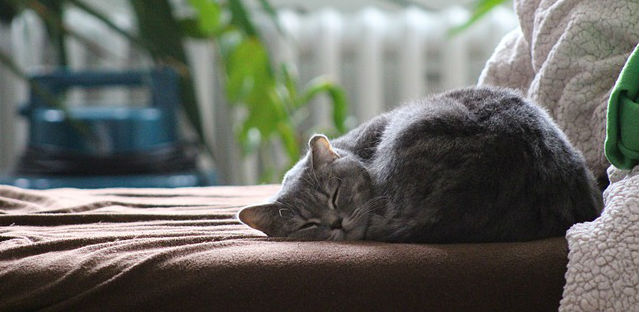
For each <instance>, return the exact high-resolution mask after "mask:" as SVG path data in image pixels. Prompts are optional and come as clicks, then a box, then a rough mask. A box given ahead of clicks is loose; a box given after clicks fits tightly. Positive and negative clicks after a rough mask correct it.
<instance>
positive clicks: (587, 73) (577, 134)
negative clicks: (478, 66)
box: [479, 0, 639, 178]
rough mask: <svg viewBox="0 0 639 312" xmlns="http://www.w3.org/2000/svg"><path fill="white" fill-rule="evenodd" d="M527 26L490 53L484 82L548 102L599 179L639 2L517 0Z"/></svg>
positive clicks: (637, 33)
mask: <svg viewBox="0 0 639 312" xmlns="http://www.w3.org/2000/svg"><path fill="white" fill-rule="evenodd" d="M514 3H515V11H516V13H517V16H518V18H519V24H520V28H518V29H516V30H515V31H513V32H511V33H509V34H508V35H506V36H505V37H504V38H503V39H502V41H501V42H500V44H499V45H498V47H497V48H496V50H495V52H494V53H493V55H492V56H491V57H490V59H489V60H488V62H487V63H486V66H485V67H484V69H483V71H482V73H481V76H480V78H479V85H496V86H505V87H511V88H515V89H518V90H520V91H521V92H522V93H523V94H524V95H526V96H528V97H529V98H531V99H532V100H534V101H535V102H536V103H537V104H539V105H541V106H542V107H544V108H546V110H547V111H548V112H549V113H550V115H551V116H552V117H553V118H554V119H555V121H556V122H557V124H558V125H559V127H560V128H561V129H562V130H563V131H564V132H565V133H566V135H567V136H568V138H569V139H570V141H571V142H572V143H573V145H575V147H577V148H578V149H579V150H581V152H582V153H583V154H584V157H585V158H586V161H587V163H588V166H589V168H590V169H591V170H592V171H593V173H594V174H595V176H597V177H598V178H601V177H605V175H606V168H608V166H609V163H608V161H607V160H606V158H605V156H604V139H605V131H606V130H605V128H606V107H607V103H608V97H609V95H610V91H611V90H612V88H613V86H614V84H615V80H616V78H617V76H618V75H619V72H620V70H621V68H622V67H623V65H624V63H625V62H626V59H627V58H628V56H629V54H630V52H631V51H632V49H633V48H634V47H635V45H636V44H637V42H639V2H638V1H636V0H534V1H528V0H515V2H514Z"/></svg>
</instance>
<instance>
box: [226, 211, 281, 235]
mask: <svg viewBox="0 0 639 312" xmlns="http://www.w3.org/2000/svg"><path fill="white" fill-rule="evenodd" d="M280 208H281V207H280V206H279V205H277V204H261V205H255V206H248V207H244V208H242V210H240V212H239V213H238V214H237V217H238V219H240V221H242V223H244V224H246V225H248V226H250V227H252V228H254V229H256V230H260V231H262V232H264V233H265V234H266V235H268V236H286V235H285V231H284V219H285V218H286V217H287V216H286V214H283V213H282V211H280V210H286V209H280ZM287 212H288V210H287Z"/></svg>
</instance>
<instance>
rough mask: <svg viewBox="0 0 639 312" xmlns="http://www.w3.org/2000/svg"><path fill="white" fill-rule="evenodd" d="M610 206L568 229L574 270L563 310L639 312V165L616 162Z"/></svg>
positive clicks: (607, 194) (611, 172) (608, 193)
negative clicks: (627, 166)
mask: <svg viewBox="0 0 639 312" xmlns="http://www.w3.org/2000/svg"><path fill="white" fill-rule="evenodd" d="M608 171H609V175H610V180H611V184H610V186H609V187H608V188H607V189H606V191H605V192H604V200H605V203H606V209H605V210H604V211H603V213H602V215H601V217H599V218H598V219H596V220H595V221H593V222H587V223H581V224H576V225H574V226H573V227H571V228H570V230H568V233H567V235H566V238H567V239H568V247H569V248H570V252H569V254H568V259H569V263H568V271H567V273H566V286H565V287H564V294H563V299H562V300H561V307H560V309H559V311H565V312H573V311H593V312H594V311H639V167H635V169H633V170H632V171H631V172H629V171H624V170H619V169H616V168H614V167H610V169H609V170H608Z"/></svg>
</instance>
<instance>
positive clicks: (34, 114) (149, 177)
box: [0, 68, 215, 189]
mask: <svg viewBox="0 0 639 312" xmlns="http://www.w3.org/2000/svg"><path fill="white" fill-rule="evenodd" d="M32 78H33V81H34V82H35V85H36V86H37V88H38V89H37V90H34V89H32V90H31V92H30V99H29V101H28V103H27V104H26V105H25V106H24V107H22V108H21V110H20V114H21V115H23V116H24V117H26V118H27V120H28V122H29V142H28V145H27V149H26V151H25V152H24V153H23V154H22V156H21V157H20V160H19V162H18V164H17V167H16V168H15V170H14V171H13V173H12V174H11V175H10V176H5V177H3V178H0V183H2V184H11V185H15V186H19V187H23V188H32V189H46V188H57V187H78V188H104V187H167V188H171V187H188V186H205V185H213V184H215V174H214V173H212V172H203V171H200V170H197V167H196V159H197V147H196V146H195V145H194V144H189V143H186V142H184V141H182V140H180V138H179V135H178V129H177V124H178V122H177V117H176V116H177V109H178V105H179V103H180V96H179V87H178V86H179V80H178V77H177V74H176V73H175V72H174V71H173V70H171V69H169V68H161V69H155V70H151V71H126V72H68V71H59V72H54V73H50V74H44V75H37V76H34V77H32ZM105 87H125V88H130V89H134V88H135V89H139V88H144V89H147V90H148V93H149V98H150V100H149V102H150V103H147V105H145V106H132V105H128V106H127V105H121V104H123V103H119V104H120V105H108V106H105V105H99V106H95V105H82V106H73V107H70V106H68V105H67V108H66V112H65V111H63V110H62V109H59V108H56V107H53V106H52V105H50V104H49V102H51V100H50V98H51V97H55V98H58V99H59V98H61V96H62V95H64V94H65V93H66V92H67V91H68V90H69V89H71V88H86V89H88V88H91V89H93V88H105ZM47 100H48V101H47Z"/></svg>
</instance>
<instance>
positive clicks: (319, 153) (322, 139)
mask: <svg viewBox="0 0 639 312" xmlns="http://www.w3.org/2000/svg"><path fill="white" fill-rule="evenodd" d="M308 147H309V148H310V149H311V157H312V158H311V161H312V165H313V168H314V169H317V168H319V167H320V166H322V165H324V164H329V163H331V162H333V161H334V160H335V159H338V158H339V155H338V154H337V153H336V152H335V151H334V150H333V146H331V143H330V142H329V141H328V138H327V137H326V136H325V135H323V134H316V135H313V137H312V138H311V139H310V140H309V141H308Z"/></svg>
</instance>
